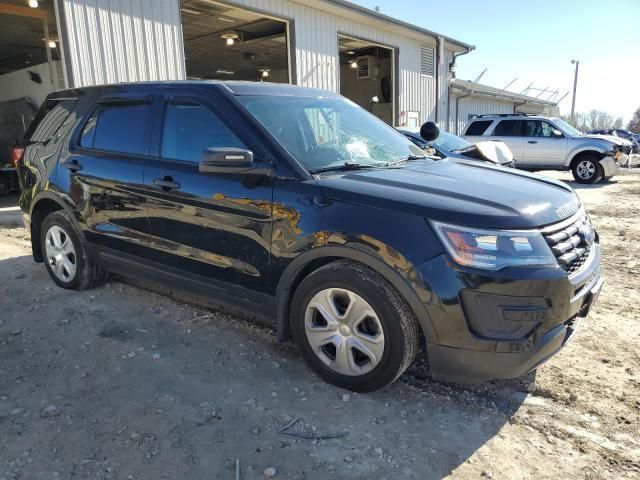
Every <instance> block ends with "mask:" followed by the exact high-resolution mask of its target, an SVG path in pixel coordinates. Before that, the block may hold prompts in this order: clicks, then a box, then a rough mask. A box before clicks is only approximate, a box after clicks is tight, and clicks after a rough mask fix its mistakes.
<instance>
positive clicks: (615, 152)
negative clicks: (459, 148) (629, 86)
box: [464, 114, 632, 183]
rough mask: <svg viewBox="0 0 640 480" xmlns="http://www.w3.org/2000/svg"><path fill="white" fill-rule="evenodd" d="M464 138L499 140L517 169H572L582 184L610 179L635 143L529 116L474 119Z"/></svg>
mask: <svg viewBox="0 0 640 480" xmlns="http://www.w3.org/2000/svg"><path fill="white" fill-rule="evenodd" d="M464 138H466V139H467V140H469V141H471V142H474V143H475V142H480V141H484V140H499V141H502V142H504V143H506V144H507V145H508V146H509V148H510V149H511V151H512V152H513V158H514V160H515V166H516V168H521V169H523V170H530V171H534V170H571V171H572V173H573V177H574V178H575V179H576V181H577V182H579V183H595V182H598V181H600V180H601V179H605V180H608V179H609V178H611V177H612V176H613V175H614V174H615V173H616V172H617V170H618V168H619V166H620V165H621V164H623V163H624V162H626V161H627V159H628V155H629V153H630V152H631V146H632V145H631V142H629V141H628V140H624V139H622V138H618V137H613V136H604V135H584V134H583V133H581V132H579V131H578V130H576V129H575V128H573V127H572V126H571V125H569V124H568V123H566V122H565V121H564V120H561V119H559V118H553V117H542V116H537V115H527V114H513V115H510V114H501V115H480V116H478V117H475V118H472V119H471V120H470V121H469V123H468V124H467V128H466V129H465V134H464Z"/></svg>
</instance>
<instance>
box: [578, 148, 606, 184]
mask: <svg viewBox="0 0 640 480" xmlns="http://www.w3.org/2000/svg"><path fill="white" fill-rule="evenodd" d="M584 167H586V168H587V169H589V170H592V171H593V173H592V174H591V175H585V170H584ZM571 173H572V174H573V178H574V179H575V181H576V182H578V183H582V184H590V183H597V182H599V181H600V180H602V177H603V176H604V168H602V165H600V160H598V158H597V157H595V156H594V155H588V154H587V155H580V156H579V157H578V158H576V159H575V160H574V161H573V164H572V165H571Z"/></svg>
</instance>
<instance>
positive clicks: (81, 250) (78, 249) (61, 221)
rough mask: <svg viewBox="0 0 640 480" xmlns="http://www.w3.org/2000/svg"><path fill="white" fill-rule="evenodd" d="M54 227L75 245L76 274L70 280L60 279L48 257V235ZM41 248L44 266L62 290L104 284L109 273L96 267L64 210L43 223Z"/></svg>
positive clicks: (81, 288) (54, 213) (56, 212)
mask: <svg viewBox="0 0 640 480" xmlns="http://www.w3.org/2000/svg"><path fill="white" fill-rule="evenodd" d="M52 227H57V228H59V229H61V230H62V231H63V233H64V234H65V235H66V236H68V240H69V241H71V243H72V244H73V249H74V252H73V264H74V265H75V273H74V274H73V276H70V278H69V279H68V280H66V279H61V278H58V276H57V275H56V273H54V271H53V266H52V264H51V262H50V261H49V258H48V255H47V245H46V242H47V233H48V232H49V230H50V229H51V228H52ZM40 246H41V248H42V258H43V259H44V264H45V266H46V268H47V271H48V272H49V275H50V276H51V279H52V280H53V281H54V282H55V283H56V285H58V286H59V287H62V288H68V289H71V290H86V289H87V288H93V287H95V286H98V285H100V284H101V283H103V282H104V281H105V280H106V279H107V277H108V273H107V272H106V271H105V270H104V269H102V268H101V267H99V266H98V265H96V264H95V263H94V262H93V261H92V260H91V258H90V257H89V254H88V252H87V248H86V246H85V245H84V242H83V240H82V238H81V237H80V234H79V233H78V231H77V229H76V227H75V225H74V223H73V221H72V220H71V217H70V216H69V214H68V213H67V212H66V211H64V210H58V211H55V212H52V213H50V214H49V215H47V217H46V218H45V219H44V222H42V225H41V227H40Z"/></svg>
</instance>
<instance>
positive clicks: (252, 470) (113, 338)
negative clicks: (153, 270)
mask: <svg viewBox="0 0 640 480" xmlns="http://www.w3.org/2000/svg"><path fill="white" fill-rule="evenodd" d="M551 175H553V176H554V177H556V178H561V179H565V180H568V179H569V178H570V177H569V176H568V175H567V174H551ZM574 187H577V186H576V185H574ZM579 194H580V196H581V197H582V199H583V201H584V202H585V204H586V205H587V208H588V210H589V212H590V214H591V216H592V219H593V221H594V223H595V224H596V226H597V228H598V229H599V232H600V236H601V242H602V245H603V251H604V261H603V273H604V275H605V277H606V284H605V287H604V289H603V292H602V294H601V296H600V300H599V303H598V304H597V306H596V307H595V308H594V310H593V313H592V315H591V317H590V318H589V320H588V321H586V322H584V323H583V325H582V327H581V331H580V332H579V333H578V334H577V336H576V338H575V340H574V341H573V342H572V343H571V344H570V345H569V346H568V347H567V348H566V349H564V350H563V351H562V352H561V353H560V354H559V355H557V356H556V357H554V358H553V359H552V360H551V361H549V362H548V363H547V364H545V365H544V366H542V367H541V368H539V369H538V371H537V372H536V373H535V374H533V373H532V374H529V375H527V376H526V377H524V378H520V379H517V380H511V381H496V382H488V383H483V384H479V385H472V386H468V385H457V384H444V383H436V382H432V381H430V380H429V378H428V374H427V371H426V367H425V362H424V359H423V358H419V359H418V360H417V362H416V363H415V364H414V365H413V366H412V367H411V368H410V369H409V371H408V372H407V373H405V375H404V376H403V377H401V379H400V380H399V381H398V382H396V383H395V384H393V385H392V386H390V387H388V388H386V389H384V390H382V391H380V392H376V393H373V394H367V395H358V394H353V393H349V392H346V391H344V390H340V389H338V388H335V387H332V386H330V385H327V384H325V383H323V382H321V381H320V380H319V379H318V378H317V377H315V376H314V375H313V374H312V373H311V372H310V371H309V370H308V369H307V368H306V366H305V365H304V364H303V362H302V359H301V358H300V357H299V355H298V354H297V352H296V350H295V348H294V347H293V346H292V345H290V344H279V343H278V342H277V341H276V339H275V336H274V332H273V331H272V330H270V329H268V328H265V327H263V326H259V325H257V324H254V323H251V322H250V321H247V320H243V319H238V318H235V317H232V316H229V315H226V314H222V313H216V312H213V311H209V310H203V309H201V308H198V307H194V306H191V305H188V304H185V303H182V302H180V301H179V300H175V299H172V298H169V297H167V296H163V295H160V294H158V293H153V292H149V291H147V290H142V289H140V288H138V287H135V286H133V285H130V284H127V283H123V282H122V281H120V280H118V279H113V280H111V281H110V282H108V283H107V284H106V285H104V286H102V287H100V288H97V289H94V290H90V291H85V292H72V291H65V290H62V289H59V288H57V287H55V286H54V284H53V282H51V281H50V280H49V278H48V276H47V274H46V272H45V269H44V267H43V266H42V265H37V264H35V263H34V262H33V261H32V259H31V256H30V247H29V242H28V238H27V237H26V235H25V233H24V231H23V230H22V229H20V228H10V227H6V226H5V227H1V228H0V299H1V305H0V306H1V309H0V479H7V480H9V479H12V480H13V479H29V480H40V479H42V480H44V479H47V480H49V479H74V478H78V479H98V478H100V479H102V478H104V479H147V478H149V479H233V478H236V477H235V475H236V472H235V471H236V462H238V464H239V471H240V478H242V479H260V478H264V477H270V476H274V477H275V478H283V479H285V478H286V479H325V478H326V479H329V478H331V479H336V478H339V479H360V478H398V479H400V478H402V479H404V478H407V479H411V478H415V479H432V478H433V479H435V478H442V477H446V478H457V479H469V478H495V479H554V480H555V479H557V478H562V479H591V480H595V479H611V478H616V479H619V478H625V479H626V478H628V479H630V478H639V477H640V438H639V434H638V432H639V430H640V429H639V422H638V421H639V416H640V349H639V348H638V347H639V344H640V311H639V308H638V304H639V303H640V290H638V282H639V281H640V260H639V259H640V243H639V242H638V239H640V220H639V219H638V212H639V211H640V172H637V171H635V172H624V174H622V175H619V176H617V177H616V178H615V181H613V182H610V183H607V184H602V185H596V186H591V187H586V188H580V189H579Z"/></svg>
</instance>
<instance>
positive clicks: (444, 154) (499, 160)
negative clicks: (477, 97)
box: [398, 122, 514, 167]
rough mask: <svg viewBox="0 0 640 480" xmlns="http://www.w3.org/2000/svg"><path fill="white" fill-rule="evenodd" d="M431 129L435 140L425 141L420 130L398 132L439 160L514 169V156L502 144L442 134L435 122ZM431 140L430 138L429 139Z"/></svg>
mask: <svg viewBox="0 0 640 480" xmlns="http://www.w3.org/2000/svg"><path fill="white" fill-rule="evenodd" d="M427 123H431V124H432V126H430V128H431V129H432V131H433V132H434V136H435V138H434V139H433V140H425V139H424V138H422V136H421V135H420V130H419V129H418V130H412V129H406V128H399V129H398V131H399V132H400V133H402V134H403V135H404V136H405V137H407V138H408V139H409V140H411V141H412V142H413V143H414V144H415V145H417V146H418V147H420V148H422V149H423V150H426V151H429V150H433V151H434V152H433V153H434V155H435V156H436V157H438V158H457V159H460V160H469V159H471V160H480V161H483V162H490V163H494V164H496V165H501V166H503V167H513V166H514V165H513V154H512V153H511V150H509V147H507V145H506V144H504V143H502V142H480V143H478V144H473V143H471V142H469V141H467V140H465V139H464V138H460V137H458V136H457V135H453V134H451V133H448V132H441V131H440V129H439V128H438V127H437V125H436V124H435V123H433V122H427ZM429 138H430V137H429Z"/></svg>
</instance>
